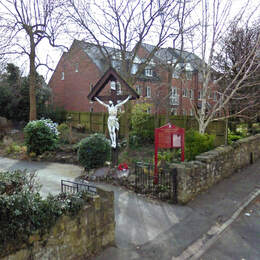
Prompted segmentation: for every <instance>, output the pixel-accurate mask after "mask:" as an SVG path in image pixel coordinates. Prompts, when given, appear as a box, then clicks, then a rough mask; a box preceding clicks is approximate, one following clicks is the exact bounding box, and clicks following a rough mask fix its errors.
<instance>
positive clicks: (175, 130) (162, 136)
mask: <svg viewBox="0 0 260 260" xmlns="http://www.w3.org/2000/svg"><path fill="white" fill-rule="evenodd" d="M184 134H185V129H184V128H180V127H178V126H175V125H172V124H170V123H168V124H166V125H164V126H162V127H160V128H156V129H155V132H154V135H155V136H154V140H155V149H154V163H155V165H154V183H155V184H157V183H158V168H157V164H158V149H159V148H164V149H169V148H176V149H177V148H181V161H182V162H183V161H184Z"/></svg>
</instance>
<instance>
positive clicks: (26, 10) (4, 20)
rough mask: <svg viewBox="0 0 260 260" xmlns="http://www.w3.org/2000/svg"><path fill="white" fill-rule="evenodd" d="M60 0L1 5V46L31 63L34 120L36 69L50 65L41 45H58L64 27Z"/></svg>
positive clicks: (8, 0)
mask: <svg viewBox="0 0 260 260" xmlns="http://www.w3.org/2000/svg"><path fill="white" fill-rule="evenodd" d="M59 7H60V3H59V1H53V0H4V1H1V2H0V8H1V9H0V10H1V11H0V17H1V25H0V30H1V37H2V41H3V42H4V43H5V44H3V45H2V46H1V53H2V54H3V55H10V54H14V55H17V56H18V57H19V58H21V56H24V55H25V56H26V57H27V58H28V60H29V66H30V70H29V77H30V116H29V118H30V120H35V119H36V115H37V114H36V96H35V86H36V70H37V69H38V67H39V66H42V65H44V66H48V64H47V63H46V62H44V63H42V62H41V61H40V59H39V55H37V53H38V54H39V52H40V51H42V50H40V47H41V46H40V43H41V42H43V40H44V39H46V42H48V43H49V44H50V45H51V46H56V37H57V35H58V34H59V33H61V27H62V25H63V21H64V20H63V19H62V13H61V12H59V11H58V10H59V9H58V8H59Z"/></svg>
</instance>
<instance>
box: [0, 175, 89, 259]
mask: <svg viewBox="0 0 260 260" xmlns="http://www.w3.org/2000/svg"><path fill="white" fill-rule="evenodd" d="M38 191H39V184H38V183H37V181H35V174H28V173H26V172H22V171H15V172H0V212H1V214H0V230H1V232H0V258H1V257H3V256H5V255H8V254H9V253H11V252H13V251H15V250H16V249H19V248H21V245H23V244H26V243H28V238H29V236H30V235H32V234H34V233H35V232H37V233H38V234H39V235H43V234H44V233H45V232H46V231H48V230H49V229H50V228H51V227H52V226H53V225H54V224H55V223H56V221H57V220H58V218H59V217H60V216H61V215H63V214H65V215H72V216H73V215H75V214H77V212H79V210H80V209H81V208H82V207H83V205H85V204H86V203H87V202H88V198H89V195H88V193H87V192H86V191H81V192H79V193H77V194H65V193H61V194H59V195H58V196H52V195H49V196H48V197H47V199H43V198H41V196H40V194H39V192H38Z"/></svg>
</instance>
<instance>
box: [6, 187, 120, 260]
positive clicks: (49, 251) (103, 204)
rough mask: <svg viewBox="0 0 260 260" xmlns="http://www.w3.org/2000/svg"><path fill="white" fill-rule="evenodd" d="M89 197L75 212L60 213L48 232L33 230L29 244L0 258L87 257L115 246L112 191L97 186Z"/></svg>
mask: <svg viewBox="0 0 260 260" xmlns="http://www.w3.org/2000/svg"><path fill="white" fill-rule="evenodd" d="M89 200H90V201H89V202H88V203H89V204H86V205H85V206H84V207H83V208H82V209H81V210H80V211H79V212H78V214H77V215H76V216H66V215H64V216H61V217H60V218H59V219H58V220H57V222H56V224H55V225H54V226H53V227H52V228H51V229H50V230H49V232H47V233H45V234H43V235H42V236H40V235H39V234H38V233H37V232H35V233H34V234H32V235H31V236H30V237H29V238H28V242H27V244H28V245H30V246H29V247H28V246H27V245H25V244H24V245H22V246H21V248H20V249H19V250H17V251H16V252H13V253H12V254H9V255H6V256H4V257H2V258H1V260H27V259H35V260H42V259H87V258H88V257H90V256H91V255H93V254H94V253H98V252H100V251H101V250H102V249H103V248H106V247H107V246H114V245H115V217H114V207H113V205H114V193H113V192H108V191H104V190H101V189H98V195H95V196H91V197H90V198H89ZM107 205H110V207H107Z"/></svg>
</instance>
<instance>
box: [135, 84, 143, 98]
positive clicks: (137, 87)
mask: <svg viewBox="0 0 260 260" xmlns="http://www.w3.org/2000/svg"><path fill="white" fill-rule="evenodd" d="M135 89H136V92H137V94H138V95H139V96H142V88H141V87H140V86H139V85H137V86H136V87H135Z"/></svg>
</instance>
